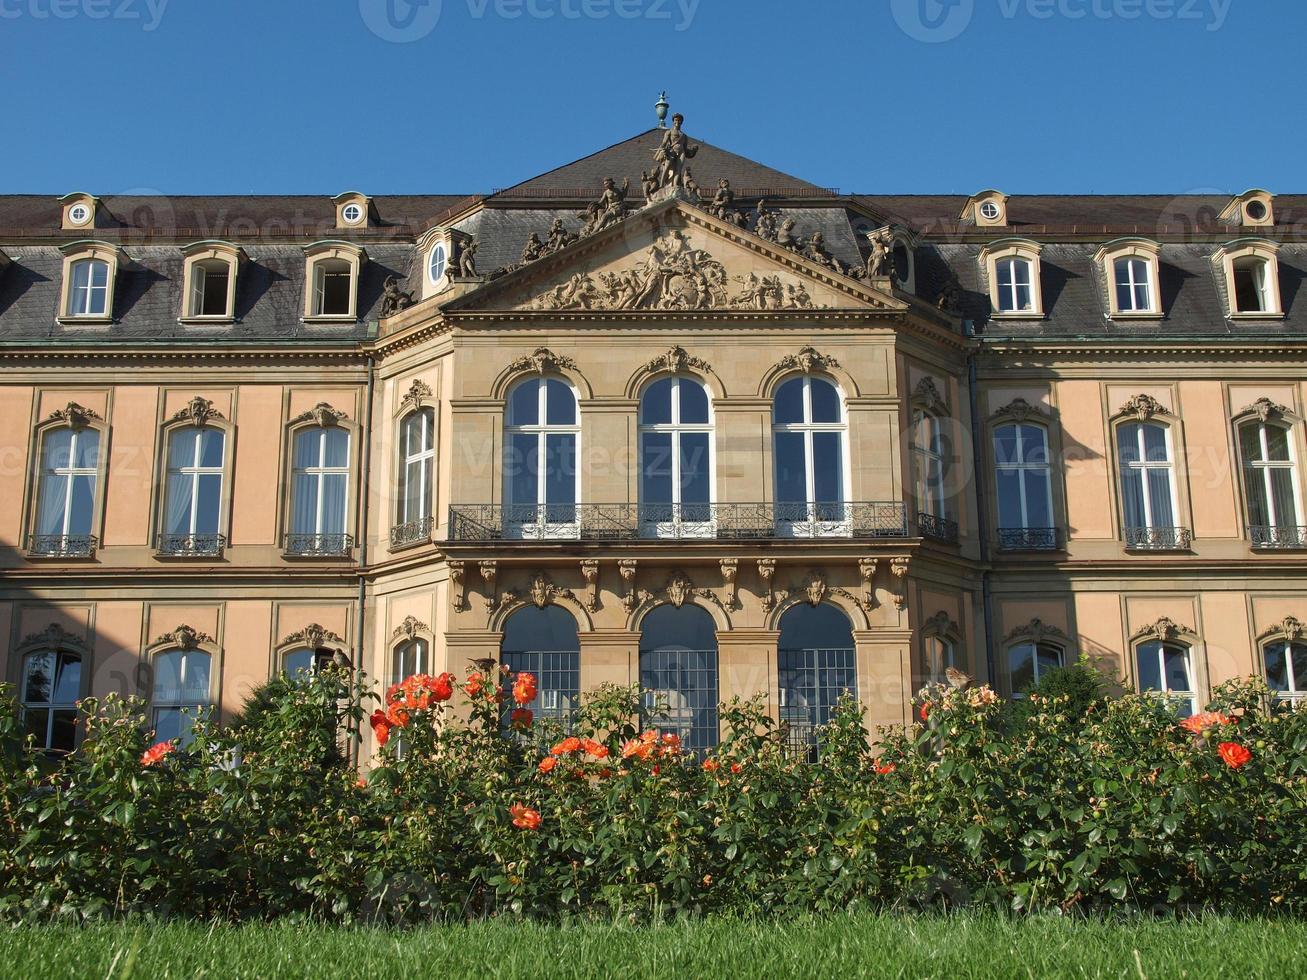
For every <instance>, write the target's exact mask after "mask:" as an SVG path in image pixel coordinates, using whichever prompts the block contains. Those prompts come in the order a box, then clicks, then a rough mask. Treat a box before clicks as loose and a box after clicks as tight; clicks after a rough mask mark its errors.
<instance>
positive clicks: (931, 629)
mask: <svg viewBox="0 0 1307 980" xmlns="http://www.w3.org/2000/svg"><path fill="white" fill-rule="evenodd" d="M921 635H922V636H944V637H949V638H951V639H954V640H956V639H957V638H958V637H960V636H961V635H962V630H961V628H960V627H959V626H958V624H957V623H956V622H955V621H954V620H953V617H952V616H950V615H949V614H948V613H947V612H945V611H944V610H943V609H941V610H940V611H939V612H937V613H935V615H933V616H931V617H930V619H928V620H926V621H925V622H924V623H922V624H921Z"/></svg>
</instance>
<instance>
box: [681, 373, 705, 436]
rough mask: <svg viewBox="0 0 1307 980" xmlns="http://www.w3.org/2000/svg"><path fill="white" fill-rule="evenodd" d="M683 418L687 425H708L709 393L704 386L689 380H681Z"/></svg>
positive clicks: (682, 420)
mask: <svg viewBox="0 0 1307 980" xmlns="http://www.w3.org/2000/svg"><path fill="white" fill-rule="evenodd" d="M680 388H681V418H680V421H681V422H683V423H685V424H687V425H707V424H708V392H707V391H705V390H704V387H703V385H701V384H699V382H697V381H692V380H691V379H689V378H681V380H680Z"/></svg>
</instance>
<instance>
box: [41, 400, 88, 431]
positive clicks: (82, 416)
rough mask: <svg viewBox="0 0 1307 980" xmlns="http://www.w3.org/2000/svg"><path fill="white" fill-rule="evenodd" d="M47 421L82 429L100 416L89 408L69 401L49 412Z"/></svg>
mask: <svg viewBox="0 0 1307 980" xmlns="http://www.w3.org/2000/svg"><path fill="white" fill-rule="evenodd" d="M47 421H50V422H62V423H63V424H64V425H66V426H68V427H69V428H70V429H84V428H86V427H87V426H88V425H90V424H91V423H92V422H98V421H100V416H99V414H98V413H97V412H95V411H93V410H91V409H89V408H83V407H82V406H81V405H79V404H77V402H69V403H68V404H67V405H66V406H65V407H64V408H60V409H56V410H55V411H53V412H51V413H50V417H49V419H48V420H47Z"/></svg>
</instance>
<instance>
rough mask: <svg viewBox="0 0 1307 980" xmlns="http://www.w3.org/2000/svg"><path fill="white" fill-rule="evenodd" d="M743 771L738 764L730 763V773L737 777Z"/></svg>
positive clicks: (742, 767)
mask: <svg viewBox="0 0 1307 980" xmlns="http://www.w3.org/2000/svg"><path fill="white" fill-rule="evenodd" d="M743 770H744V766H742V765H740V764H739V763H738V762H732V763H731V772H732V773H733V774H735V775H737V776H738V775H739V774H740V773H741V772H742V771H743Z"/></svg>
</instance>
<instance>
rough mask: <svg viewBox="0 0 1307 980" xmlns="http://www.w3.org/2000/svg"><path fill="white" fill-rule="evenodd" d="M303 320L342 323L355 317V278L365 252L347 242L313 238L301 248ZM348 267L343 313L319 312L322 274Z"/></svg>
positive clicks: (324, 276)
mask: <svg viewBox="0 0 1307 980" xmlns="http://www.w3.org/2000/svg"><path fill="white" fill-rule="evenodd" d="M304 254H305V261H306V266H305V276H304V320H305V322H306V323H313V322H323V323H344V322H349V321H352V320H357V319H358V302H359V282H360V279H361V273H362V269H363V264H364V263H365V262H367V259H368V255H367V252H365V251H364V250H363V249H361V248H359V247H358V246H357V245H354V244H351V243H350V242H316V243H314V244H313V245H309V246H308V247H307V248H306V249H305V250H304ZM342 269H344V270H348V273H349V305H348V309H347V310H346V311H345V312H343V313H323V312H322V308H323V302H324V301H325V299H326V292H325V290H326V276H327V273H328V272H329V271H331V272H333V273H335V272H340V271H342Z"/></svg>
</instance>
